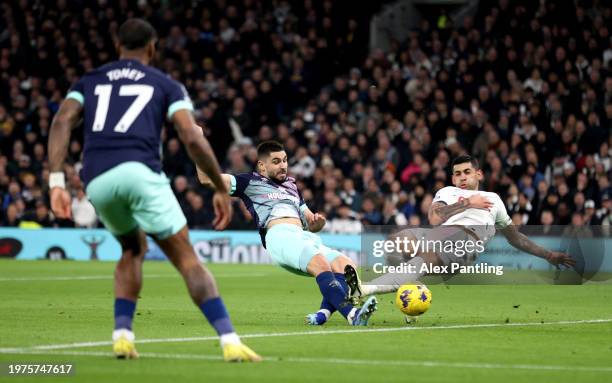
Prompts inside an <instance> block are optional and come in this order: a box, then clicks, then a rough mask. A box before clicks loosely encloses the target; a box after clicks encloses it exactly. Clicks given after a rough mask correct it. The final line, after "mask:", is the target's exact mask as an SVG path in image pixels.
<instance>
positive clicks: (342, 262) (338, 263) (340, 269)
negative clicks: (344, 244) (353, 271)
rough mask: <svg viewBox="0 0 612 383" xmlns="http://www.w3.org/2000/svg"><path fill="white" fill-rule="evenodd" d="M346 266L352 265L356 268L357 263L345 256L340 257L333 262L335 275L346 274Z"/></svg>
mask: <svg viewBox="0 0 612 383" xmlns="http://www.w3.org/2000/svg"><path fill="white" fill-rule="evenodd" d="M346 265H352V266H353V267H355V262H353V260H352V259H350V258H349V257H347V256H346V255H344V254H340V255H338V256H337V257H336V258H334V260H333V261H332V262H331V268H332V271H333V272H334V273H344V268H345V267H346Z"/></svg>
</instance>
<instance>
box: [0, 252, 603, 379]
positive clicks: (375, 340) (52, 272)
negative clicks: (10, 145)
mask: <svg viewBox="0 0 612 383" xmlns="http://www.w3.org/2000/svg"><path fill="white" fill-rule="evenodd" d="M113 268H114V264H113V263H103V262H101V263H91V262H57V263H55V262H48V261H31V262H28V261H1V262H0V297H1V299H0V308H1V309H0V365H2V363H6V362H30V363H36V362H38V363H40V362H71V363H73V364H74V368H75V375H74V376H70V377H61V378H57V377H14V376H13V377H8V376H6V375H4V376H0V381H6V382H17V381H32V382H42V381H51V380H52V381H55V382H57V381H66V382H77V381H79V382H111V381H112V382H131V383H134V382H141V381H142V382H145V381H146V382H182V381H186V382H189V381H200V382H251V381H257V382H302V381H303V382H313V381H320V382H334V381H351V382H356V381H364V382H394V381H397V382H419V383H422V382H450V381H452V382H513V383H519V382H572V383H575V382H604V381H608V382H609V381H612V285H610V284H587V285H582V286H547V285H537V286H535V285H523V286H443V285H434V286H430V288H431V290H432V292H433V304H432V306H431V309H430V310H429V311H428V312H427V313H426V314H424V315H423V316H422V317H420V318H419V320H418V322H417V323H416V324H414V325H412V326H407V325H406V324H405V323H404V319H403V317H402V315H400V313H399V311H398V310H397V309H396V308H395V306H394V305H393V304H392V301H393V299H394V296H393V295H384V296H380V297H379V301H380V304H379V311H378V312H377V313H376V314H375V315H374V317H373V318H372V319H371V326H369V327H368V328H352V327H349V326H348V325H347V324H346V322H345V320H344V319H343V318H341V317H340V316H339V315H338V314H335V315H334V316H333V318H332V320H331V321H330V322H328V324H326V325H325V326H322V327H316V328H314V327H307V326H305V325H304V324H303V317H304V315H305V314H307V313H309V312H314V311H316V309H318V305H319V302H320V294H319V291H318V289H317V287H316V285H315V283H314V280H313V279H312V278H306V277H300V276H296V275H293V274H290V273H288V272H286V271H284V270H282V269H280V268H278V267H275V266H267V265H265V266H264V265H211V266H210V269H211V270H212V271H213V273H214V274H215V275H216V277H217V281H218V284H219V287H220V291H221V294H222V296H223V298H224V300H225V302H226V305H227V306H228V309H229V312H230V314H231V316H232V319H233V321H234V325H235V327H236V329H237V331H238V332H239V333H240V334H242V335H244V337H243V340H244V341H245V343H247V344H248V345H249V346H251V347H252V348H253V349H255V350H256V351H257V352H259V353H260V354H262V355H263V356H264V357H265V358H266V360H265V361H264V362H263V363H260V364H226V363H223V362H222V361H221V360H220V357H221V351H220V348H219V345H218V342H217V341H216V340H215V339H214V332H213V330H212V328H211V327H209V326H208V324H207V323H206V321H205V320H204V318H203V317H202V315H201V313H200V312H199V310H198V309H197V308H196V307H195V306H194V305H193V304H192V303H191V301H190V299H189V297H188V295H187V292H186V289H185V286H184V285H183V282H182V280H181V279H180V277H179V275H178V273H176V272H175V271H174V270H173V269H172V267H171V266H170V264H169V263H164V262H147V263H145V267H144V288H143V291H142V294H141V300H140V301H139V303H138V307H137V315H136V317H135V323H134V331H135V332H136V336H137V341H138V340H140V341H141V342H140V343H138V351H139V352H140V354H141V358H140V359H139V360H129V361H126V360H115V359H113V358H112V355H111V353H110V342H109V340H110V334H111V331H112V325H113V314H112V305H113V295H112V288H113V281H112V274H113ZM597 320H599V321H597ZM317 332H318V333H317ZM194 338H196V339H194ZM87 342H90V343H91V344H83V343H87ZM49 345H51V347H46V348H45V347H41V346H49Z"/></svg>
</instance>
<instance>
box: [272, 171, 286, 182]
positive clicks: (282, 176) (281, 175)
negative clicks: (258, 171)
mask: <svg viewBox="0 0 612 383" xmlns="http://www.w3.org/2000/svg"><path fill="white" fill-rule="evenodd" d="M286 179H287V172H284V173H283V172H282V171H279V172H278V173H276V174H275V175H274V177H272V180H273V181H274V182H276V183H279V184H282V183H283V182H285V180H286Z"/></svg>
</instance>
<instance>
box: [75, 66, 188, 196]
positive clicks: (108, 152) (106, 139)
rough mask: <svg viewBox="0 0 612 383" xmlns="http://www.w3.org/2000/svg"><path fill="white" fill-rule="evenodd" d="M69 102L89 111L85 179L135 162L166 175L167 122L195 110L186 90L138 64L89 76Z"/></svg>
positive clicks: (86, 115)
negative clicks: (163, 138)
mask: <svg viewBox="0 0 612 383" xmlns="http://www.w3.org/2000/svg"><path fill="white" fill-rule="evenodd" d="M66 98H67V99H68V98H70V99H73V100H76V101H78V102H79V103H81V105H82V106H83V127H84V129H83V130H84V134H83V135H84V148H83V169H82V170H81V179H82V180H83V182H84V183H85V185H87V184H88V183H89V182H90V181H91V180H92V179H94V178H95V177H96V176H98V175H100V174H101V173H104V172H105V171H107V170H109V169H111V168H113V167H115V166H117V165H119V164H121V163H124V162H129V161H136V162H141V163H143V164H145V165H146V166H148V167H149V168H151V170H153V171H154V172H156V173H159V172H161V129H162V126H163V123H164V119H165V118H168V119H171V118H172V115H173V114H174V113H175V112H176V111H178V110H181V109H187V110H193V106H192V103H191V100H190V99H189V95H188V94H187V91H186V90H185V87H184V86H183V85H181V84H180V83H179V82H177V81H174V80H172V79H171V78H170V77H169V76H168V75H166V74H164V73H163V72H161V71H159V70H157V69H155V68H153V67H150V66H147V65H144V64H142V63H141V62H140V61H137V60H129V59H128V60H118V61H114V62H111V63H109V64H106V65H103V66H101V67H99V68H96V69H94V70H92V71H91V72H89V73H87V74H85V75H84V76H83V77H82V78H81V79H80V80H79V81H78V82H77V83H75V84H74V86H73V87H72V88H71V89H70V91H69V92H68V94H67V95H66Z"/></svg>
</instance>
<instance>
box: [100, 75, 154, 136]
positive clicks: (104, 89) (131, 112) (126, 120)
mask: <svg viewBox="0 0 612 383" xmlns="http://www.w3.org/2000/svg"><path fill="white" fill-rule="evenodd" d="M112 90H113V86H112V85H110V84H106V85H96V89H95V90H94V94H95V95H96V96H98V105H97V106H96V115H95V118H94V123H93V129H92V130H93V131H94V132H101V131H102V130H103V129H104V124H105V123H106V115H107V114H108V105H109V104H110V97H111V92H112ZM119 96H136V98H135V99H134V101H133V102H132V105H130V107H129V108H128V109H127V110H126V111H125V113H124V114H123V116H121V118H120V119H119V122H117V125H115V127H114V128H113V130H114V131H115V132H119V133H125V132H127V130H128V129H129V128H130V126H131V125H132V124H133V123H134V120H136V118H137V117H138V115H139V114H140V112H142V110H143V109H144V108H145V106H147V103H148V102H149V101H150V100H151V97H153V87H152V86H151V85H121V87H120V88H119Z"/></svg>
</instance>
